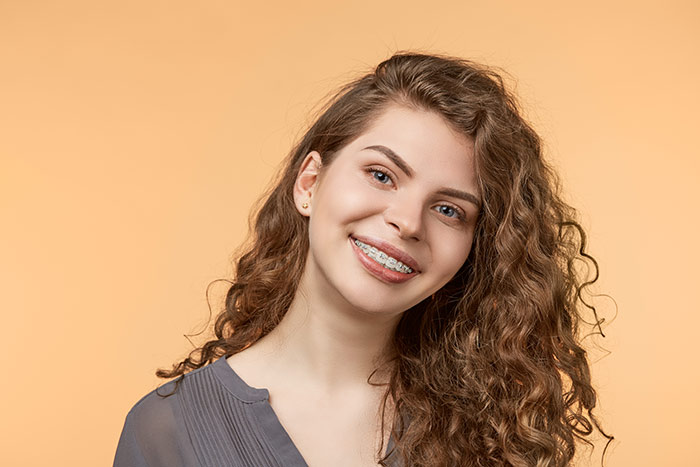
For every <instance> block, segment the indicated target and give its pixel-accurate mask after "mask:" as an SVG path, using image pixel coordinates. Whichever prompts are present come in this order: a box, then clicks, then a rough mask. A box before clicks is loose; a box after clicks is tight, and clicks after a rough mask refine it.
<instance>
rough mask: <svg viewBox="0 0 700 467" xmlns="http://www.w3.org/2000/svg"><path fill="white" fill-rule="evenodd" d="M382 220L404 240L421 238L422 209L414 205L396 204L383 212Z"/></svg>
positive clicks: (406, 203)
mask: <svg viewBox="0 0 700 467" xmlns="http://www.w3.org/2000/svg"><path fill="white" fill-rule="evenodd" d="M384 219H385V221H386V223H387V224H389V225H390V226H392V227H393V228H394V229H396V231H397V233H398V235H399V237H401V238H402V239H404V240H420V239H422V238H423V209H422V207H421V206H420V205H418V206H417V205H416V203H408V202H402V203H396V204H394V205H392V206H391V207H388V208H387V209H386V210H385V211H384Z"/></svg>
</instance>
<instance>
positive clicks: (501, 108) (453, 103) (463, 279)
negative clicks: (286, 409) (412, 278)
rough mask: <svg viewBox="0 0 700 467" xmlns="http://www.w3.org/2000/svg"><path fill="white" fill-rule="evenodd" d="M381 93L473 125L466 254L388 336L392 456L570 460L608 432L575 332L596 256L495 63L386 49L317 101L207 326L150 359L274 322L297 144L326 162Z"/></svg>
mask: <svg viewBox="0 0 700 467" xmlns="http://www.w3.org/2000/svg"><path fill="white" fill-rule="evenodd" d="M391 103H399V104H403V105H409V106H412V107H414V108H419V109H426V110H430V111H434V112H438V113H439V114H441V115H442V116H443V117H445V119H446V120H447V121H448V122H449V123H450V124H451V125H453V126H454V128H456V129H457V130H458V131H460V132H461V133H463V134H465V135H468V136H469V137H470V138H471V139H473V141H474V149H475V160H476V173H477V179H478V183H479V188H480V192H481V194H482V199H483V204H482V208H481V212H480V213H479V217H478V220H477V224H476V227H475V233H474V240H473V247H472V249H471V251H470V253H469V257H468V258H467V260H466V262H465V263H464V265H463V266H462V268H461V269H460V270H459V271H458V273H457V274H456V275H455V276H454V277H453V279H452V280H451V281H450V282H449V283H447V284H446V285H445V286H444V287H443V288H442V289H440V290H439V291H438V292H437V293H436V294H435V296H434V297H433V299H426V300H424V301H422V302H420V303H419V304H417V305H415V306H413V307H412V308H410V309H408V310H406V312H405V313H404V314H403V315H402V317H401V320H400V321H399V323H398V326H397V328H396V330H395V333H394V336H393V340H392V344H393V346H394V351H395V354H394V355H395V357H394V359H393V360H392V362H393V363H394V365H393V369H392V370H391V376H390V380H389V385H388V388H387V390H386V392H385V394H384V397H383V400H382V425H383V424H384V420H383V419H384V414H385V409H386V404H387V398H389V397H391V398H392V401H393V403H394V407H395V412H394V419H393V420H392V434H393V436H394V439H395V441H396V442H395V449H396V450H397V451H398V452H399V454H400V456H401V457H402V458H403V460H404V463H405V465H411V466H494V465H507V466H564V465H569V464H570V462H571V460H572V459H573V457H574V453H575V450H576V447H577V444H578V441H583V442H585V443H586V444H588V445H592V443H591V442H590V441H589V440H588V438H587V437H588V436H589V435H591V434H592V433H593V429H594V427H595V428H597V429H598V430H599V431H600V432H601V433H602V434H603V435H604V436H605V437H606V438H608V444H609V443H610V441H611V440H612V439H613V438H612V436H609V435H608V434H606V433H605V432H604V431H603V430H602V428H601V426H600V424H599V421H598V420H597V419H596V417H595V416H594V415H593V413H592V409H593V408H594V406H595V404H596V400H597V396H596V392H595V390H594V389H593V387H592V384H591V375H590V370H589V366H588V362H587V357H586V355H587V354H586V351H585V350H584V349H583V348H582V346H581V336H580V322H581V321H582V311H584V307H585V308H588V309H590V310H592V312H593V314H594V316H595V323H594V325H597V326H598V327H599V325H600V322H601V321H600V320H598V317H597V314H596V311H595V308H594V307H592V306H590V305H588V304H587V303H586V302H584V300H583V298H582V297H581V292H582V289H583V288H584V287H586V286H588V285H590V284H592V283H593V282H595V281H596V279H597V277H598V264H597V262H596V261H595V259H594V258H593V257H591V256H590V255H589V254H587V253H586V251H585V247H586V236H585V233H584V230H583V229H582V227H581V226H580V224H579V223H578V222H577V221H576V216H577V213H576V211H575V210H574V209H573V208H572V207H570V206H569V205H568V204H566V203H565V202H564V201H563V199H562V198H561V196H560V190H561V188H560V181H559V178H558V176H557V174H556V173H555V172H554V170H553V169H552V168H551V167H550V166H549V165H548V164H547V163H546V162H545V161H544V159H543V155H542V149H541V144H540V138H539V137H538V136H537V134H536V133H535V131H534V130H533V129H532V128H531V126H530V125H529V124H528V123H527V122H526V121H525V120H524V119H523V118H522V117H521V115H520V112H519V108H518V104H517V102H516V99H515V97H514V96H513V94H512V93H511V92H510V91H508V90H507V89H506V86H505V85H504V82H503V79H502V78H501V76H500V75H499V74H498V73H497V72H495V71H493V70H491V69H489V68H487V67H485V66H483V65H479V64H476V63H473V62H471V61H468V60H464V59H459V58H454V57H448V56H444V55H426V54H415V53H407V52H399V53H397V54H395V55H394V56H392V57H391V58H389V59H387V60H385V61H383V62H381V63H380V64H379V65H378V66H377V67H376V69H374V70H373V71H372V72H370V73H369V74H367V75H365V76H362V77H361V78H359V79H357V80H355V81H353V82H351V83H349V84H347V85H345V86H344V87H342V88H341V89H340V90H339V92H338V93H337V94H336V95H335V96H334V97H333V98H332V99H331V100H330V101H329V103H328V104H327V105H326V107H324V108H323V109H322V110H321V112H320V116H319V117H318V118H317V120H316V121H315V123H313V125H312V126H311V128H310V129H309V130H308V131H307V132H306V134H305V135H304V136H303V138H302V139H301V141H300V142H299V143H298V144H297V145H296V146H295V147H294V148H293V150H292V151H291V152H290V154H289V156H288V158H287V159H286V161H285V163H284V164H285V165H284V169H283V170H282V172H281V176H280V177H279V178H278V180H277V181H276V184H275V185H274V186H273V188H272V189H271V191H269V192H268V193H266V194H265V195H264V196H263V197H262V198H261V203H262V205H261V207H259V208H257V209H256V212H257V214H256V215H255V219H254V227H253V228H252V230H251V233H250V236H249V242H248V244H247V246H246V247H245V248H244V249H243V251H242V253H241V254H240V255H239V256H238V261H237V267H236V271H235V279H234V280H233V281H232V282H231V285H230V288H229V290H228V293H227V295H226V301H225V307H224V309H223V310H222V312H221V313H220V314H219V315H218V316H217V318H216V320H215V324H214V333H215V338H213V339H212V340H210V341H208V342H206V343H205V344H204V345H203V346H201V347H199V348H197V349H195V350H193V351H192V352H191V353H190V354H189V356H188V357H187V358H185V359H184V360H182V361H180V362H179V363H177V364H176V365H174V366H173V368H172V370H169V371H168V370H162V369H161V370H158V372H157V373H156V374H157V375H158V376H159V377H163V378H171V377H175V376H179V375H184V374H185V373H187V372H189V371H191V370H193V369H196V368H200V367H202V366H204V365H205V364H207V363H211V362H213V361H214V360H216V359H217V358H219V357H221V356H224V355H226V356H230V355H233V354H235V353H237V352H240V351H242V350H243V349H245V348H246V347H248V346H250V345H252V344H253V343H254V342H256V341H257V340H258V339H260V338H261V337H262V336H264V335H266V334H267V333H269V332H270V331H271V330H272V329H273V328H275V326H277V324H278V323H279V322H280V321H281V319H282V317H283V316H284V314H285V312H286V311H287V309H288V308H289V306H290V304H291V303H292V299H293V298H294V295H295V293H296V290H297V286H298V284H299V282H300V279H301V275H302V271H303V269H304V262H305V259H306V257H307V252H308V249H309V236H308V219H307V218H306V217H303V216H301V215H300V214H299V213H298V211H297V210H296V209H295V207H294V201H293V195H292V187H293V185H294V182H295V179H296V176H297V173H298V172H299V168H300V164H301V162H302V160H303V159H304V156H306V155H307V154H308V153H309V152H310V151H312V150H316V151H318V152H319V153H320V154H321V157H322V166H323V167H327V166H328V165H329V164H330V163H331V162H332V160H333V158H334V156H335V155H336V154H337V153H338V151H339V150H340V149H342V148H343V147H344V146H345V145H347V144H349V142H351V141H352V140H353V139H354V138H356V137H357V136H358V135H360V134H361V133H362V132H363V131H364V130H365V129H367V127H368V126H369V125H370V124H371V123H372V121H373V119H374V118H376V116H377V115H379V113H380V112H381V111H382V110H383V109H384V108H386V106H387V105H389V104H391ZM251 219H252V218H251ZM577 260H583V261H584V262H585V261H590V262H591V263H592V264H593V266H594V267H595V277H594V278H593V279H592V280H590V281H587V282H586V281H585V278H581V277H579V273H578V271H577V269H576V267H575V261H577ZM601 334H602V332H601ZM370 378H371V377H370ZM606 448H607V444H606ZM383 450H384V448H383V445H382V447H381V448H380V452H379V454H380V456H381V455H382V454H383ZM386 462H387V457H384V458H383V459H382V460H381V461H380V463H381V465H387V464H386Z"/></svg>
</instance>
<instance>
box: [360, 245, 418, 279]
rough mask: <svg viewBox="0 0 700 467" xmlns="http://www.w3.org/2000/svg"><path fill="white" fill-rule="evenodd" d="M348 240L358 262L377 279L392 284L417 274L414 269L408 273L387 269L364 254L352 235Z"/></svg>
mask: <svg viewBox="0 0 700 467" xmlns="http://www.w3.org/2000/svg"><path fill="white" fill-rule="evenodd" d="M349 240H350V245H352V249H353V250H354V251H355V254H356V255H357V258H358V259H359V260H360V263H362V265H363V266H364V267H365V269H366V270H367V271H369V272H370V273H371V274H372V275H373V276H375V277H377V278H378V279H381V280H383V281H385V282H389V283H392V284H399V283H401V282H406V281H407V280H409V279H410V278H412V277H413V276H415V275H416V274H417V272H416V271H413V272H412V273H410V274H403V273H400V272H396V271H392V270H391V269H387V268H385V267H383V266H382V265H381V264H379V263H377V262H376V261H374V260H373V259H372V258H370V257H369V256H367V255H366V254H364V252H363V251H362V250H361V249H360V247H358V246H357V245H355V240H354V239H353V238H352V237H349Z"/></svg>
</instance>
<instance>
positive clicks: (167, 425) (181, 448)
mask: <svg viewBox="0 0 700 467" xmlns="http://www.w3.org/2000/svg"><path fill="white" fill-rule="evenodd" d="M184 381H186V378H184V377H183V376H180V377H179V378H177V379H175V380H172V381H169V382H167V383H165V384H163V385H161V386H159V387H158V388H156V389H154V390H152V391H151V392H149V393H148V394H146V395H145V396H143V397H141V399H139V400H138V401H137V402H136V403H135V404H134V405H133V406H132V408H131V409H130V410H129V412H128V413H127V415H126V419H125V421H124V427H123V429H122V433H121V436H120V438H119V444H118V446H117V452H116V456H115V460H114V467H122V466H124V467H126V466H138V467H146V466H148V467H157V466H169V467H170V466H173V467H177V466H184V465H197V463H196V460H195V459H194V457H195V455H194V452H193V450H192V445H191V442H190V440H189V436H188V433H187V428H186V423H185V420H184V419H183V415H182V398H183V391H186V388H184V387H183V382H184Z"/></svg>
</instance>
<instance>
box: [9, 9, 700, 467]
mask: <svg viewBox="0 0 700 467" xmlns="http://www.w3.org/2000/svg"><path fill="white" fill-rule="evenodd" d="M699 11H700V10H699V8H698V4H697V2H692V1H675V0H671V1H666V2H654V3H649V2H640V1H628V2H610V1H605V2H603V1H593V2H585V3H580V2H579V3H577V4H575V5H574V4H571V3H567V2H557V1H551V2H537V1H535V2H502V1H491V2H469V1H451V2H445V1H441V0H437V1H432V2H423V1H421V2H407V1H405V0H404V1H390V2H389V1H387V2H381V1H380V2H376V1H372V2H369V1H356V2H342V4H341V2H328V1H323V2H321V1H317V2H281V1H280V2H277V3H275V4H269V3H259V4H256V5H255V6H253V5H252V3H250V2H245V3H244V2H238V1H228V2H225V1H208V2H191V1H168V2H166V1H155V0H138V1H135V0H120V1H100V2H95V1H75V0H67V1H62V2H47V1H31V0H14V1H12V0H3V1H0V158H1V159H0V216H1V217H0V218H1V219H2V226H1V227H2V228H1V229H0V265H1V270H0V273H1V280H0V309H1V310H2V340H1V342H2V352H0V355H1V357H0V358H2V369H3V379H2V384H1V385H0V404H1V405H0V413H1V414H2V416H0V424H1V431H0V464H2V465H8V466H45V465H65V466H68V465H70V466H96V465H111V462H112V458H113V455H114V450H115V448H116V444H117V439H118V437H119V433H120V430H121V428H122V424H123V421H124V416H125V415H126V412H127V411H128V409H129V408H130V407H131V406H132V405H133V404H134V403H135V402H136V401H137V400H138V399H139V398H140V397H141V396H143V395H144V394H146V393H147V392H148V391H150V390H151V389H153V388H155V387H156V385H157V384H158V383H159V380H158V379H157V378H156V377H155V376H154V371H155V370H156V368H158V367H167V366H169V365H170V364H171V363H173V362H174V361H175V360H176V359H178V358H180V357H182V356H184V354H185V352H186V351H187V350H189V349H190V348H191V345H190V343H189V342H188V341H187V340H186V339H185V338H184V337H183V334H184V333H192V332H196V331H198V330H200V329H202V327H203V326H204V325H205V324H206V322H207V318H208V313H209V312H208V309H207V304H206V301H205V289H206V286H207V284H208V283H209V282H211V281H212V280H215V279H217V278H221V277H229V276H230V273H231V269H232V268H231V264H230V256H231V254H232V253H233V251H234V250H235V248H236V247H237V246H238V245H239V244H240V243H241V241H242V240H243V239H244V236H245V233H246V230H247V216H248V212H249V209H250V207H251V205H252V204H253V202H254V201H255V200H256V199H257V198H258V196H259V195H260V194H261V193H262V191H263V190H264V188H265V187H266V186H267V184H268V182H269V180H270V179H271V177H272V176H273V174H274V171H275V169H276V168H277V167H278V165H279V162H280V161H281V159H282V158H283V157H284V156H285V155H286V154H287V151H288V150H289V149H290V148H291V146H292V143H293V142H294V141H295V139H296V138H297V136H299V135H300V133H301V132H302V130H303V129H304V128H305V125H306V124H307V123H309V117H308V115H309V112H310V111H311V110H313V109H315V108H316V104H317V103H318V101H319V100H320V99H322V98H323V97H324V96H326V95H328V93H329V92H330V91H331V90H333V89H335V88H336V87H337V86H338V85H340V84H341V83H344V82H346V81H348V80H349V79H351V78H353V77H356V76H357V75H358V74H360V73H363V72H366V71H368V69H369V67H371V66H373V65H376V64H377V63H378V62H379V61H381V60H383V59H385V58H388V57H389V56H390V55H391V54H392V53H393V52H395V51H397V50H403V49H412V50H422V51H428V52H439V53H447V54H451V55H458V56H462V57H466V58H472V59H475V60H477V61H481V62H485V63H487V64H490V65H495V66H499V67H502V68H504V69H505V70H507V71H508V72H509V73H510V75H511V77H512V78H511V79H509V83H510V84H511V85H512V86H514V87H515V89H516V92H517V93H518V94H519V95H520V97H521V100H522V103H523V106H524V109H525V112H526V115H527V116H528V118H529V120H530V121H531V122H532V123H533V124H534V126H535V128H536V129H537V130H538V131H539V133H540V134H541V135H542V136H543V138H544V141H545V148H546V156H547V158H548V159H549V160H551V161H553V162H554V164H555V165H556V166H557V167H558V168H559V171H560V173H561V174H562V178H563V182H564V186H565V188H566V198H567V199H568V200H569V201H570V203H571V204H573V205H574V206H575V207H576V208H578V209H579V211H580V213H581V219H582V223H583V225H584V227H585V228H587V229H588V232H589V234H590V236H589V240H590V244H589V251H590V253H591V254H592V255H593V256H594V257H595V258H596V259H597V260H598V262H599V264H600V268H601V276H600V279H599V281H598V282H597V283H596V285H595V287H594V291H595V292H596V293H598V294H609V295H610V296H611V297H613V298H614V300H615V301H614V302H613V301H612V300H611V299H609V298H607V297H605V296H600V297H596V298H595V299H594V304H595V305H596V306H598V307H599V311H600V312H601V314H602V316H604V317H605V318H606V321H605V323H604V327H603V329H604V332H605V334H606V336H607V337H606V338H604V339H602V338H596V339H589V340H587V342H588V343H589V344H590V347H591V359H592V361H593V363H592V371H593V376H594V382H595V386H596V388H597V389H598V391H599V395H600V398H601V400H600V405H599V407H598V414H599V415H600V416H601V417H602V419H603V421H604V426H605V427H606V429H607V430H608V431H610V432H611V433H612V434H614V436H615V437H616V440H615V442H614V443H613V444H612V445H611V447H610V449H609V451H608V457H607V461H608V462H607V463H606V465H609V466H630V467H632V466H634V467H637V466H660V465H664V466H666V465H668V466H687V465H698V464H697V463H695V462H697V460H696V459H697V456H696V455H695V454H696V450H697V448H696V444H697V443H696V436H697V429H696V424H697V420H698V419H699V418H700V408H699V402H698V397H697V395H698V394H699V393H700V387H699V386H700V384H699V382H700V377H699V376H698V371H697V370H698V364H697V363H698V362H697V356H696V355H697V353H698V352H697V350H696V348H697V347H696V345H697V342H698V336H697V333H698V331H697V329H698V325H699V324H700V319H699V318H698V311H699V310H698V308H699V307H698V301H697V299H696V293H697V290H698V279H700V278H699V277H698V272H697V270H698V266H697V265H698V264H699V263H700V255H699V253H698V244H697V229H698V226H699V223H698V220H697V214H698V201H700V200H699V199H698V198H699V196H698V194H699V189H698V185H699V184H700V183H699V182H700V177H699V171H698V168H699V167H698V166H699V163H698V160H699V157H698V156H699V154H698V143H697V138H698V123H699V122H698V116H697V115H698V109H699V108H700V99H699V96H700V94H699V93H698V83H700V72H699V64H700V57H699V56H698V46H699V45H700V34H699V31H700V27H699V25H700V22H699V21H698V20H699V19H700V15H699V14H698V12H699ZM214 289H215V293H214V294H213V299H212V301H213V305H214V307H215V311H216V307H218V304H219V298H220V296H221V293H222V290H221V289H218V290H216V287H214ZM217 297H219V298H217ZM616 313H617V315H616ZM193 340H194V341H195V342H200V341H201V336H200V337H199V338H197V337H195V338H193ZM608 351H609V352H610V353H609V354H608V353H607V352H608ZM599 454H600V449H599V448H598V449H597V450H596V451H595V452H594V454H593V456H592V457H591V458H590V459H589V458H588V456H583V457H582V458H581V459H580V460H579V461H578V463H577V465H582V466H588V465H591V466H593V465H600V464H599V459H600V458H599ZM694 463H695V464H694Z"/></svg>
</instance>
